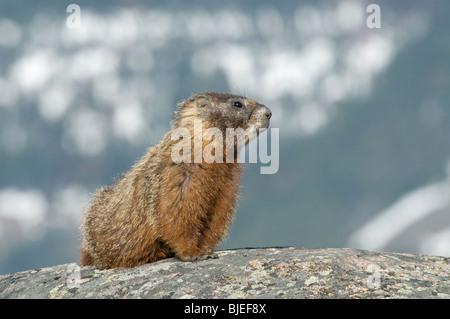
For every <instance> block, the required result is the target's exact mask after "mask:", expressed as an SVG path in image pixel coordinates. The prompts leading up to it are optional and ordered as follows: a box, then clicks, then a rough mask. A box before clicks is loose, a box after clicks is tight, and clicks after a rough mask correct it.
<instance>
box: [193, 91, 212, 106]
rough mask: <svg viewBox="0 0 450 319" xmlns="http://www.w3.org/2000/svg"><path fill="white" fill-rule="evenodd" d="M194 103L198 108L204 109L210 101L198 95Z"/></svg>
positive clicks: (204, 96)
mask: <svg viewBox="0 0 450 319" xmlns="http://www.w3.org/2000/svg"><path fill="white" fill-rule="evenodd" d="M195 103H196V105H197V107H198V108H204V107H205V106H208V105H209V103H210V100H209V97H208V96H207V95H203V94H200V95H197V96H196V97H195Z"/></svg>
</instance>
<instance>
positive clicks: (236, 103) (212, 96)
mask: <svg viewBox="0 0 450 319" xmlns="http://www.w3.org/2000/svg"><path fill="white" fill-rule="evenodd" d="M271 116H272V112H271V111H270V109H269V108H267V107H266V106H265V105H262V104H259V103H257V102H256V101H254V100H252V99H249V98H246V97H244V96H238V95H232V94H225V93H211V92H206V93H200V94H196V95H193V96H191V97H190V98H188V99H187V100H184V101H183V102H181V103H179V104H178V110H177V112H176V119H175V121H174V123H173V126H174V127H188V128H189V127H191V126H192V125H193V120H198V119H201V120H202V121H203V122H205V123H206V125H205V126H206V127H217V128H219V129H220V130H221V131H222V132H223V133H225V131H226V129H227V128H233V129H237V128H242V129H244V130H247V129H249V130H250V131H252V132H256V133H257V134H258V129H259V128H267V127H268V126H269V120H270V117H271Z"/></svg>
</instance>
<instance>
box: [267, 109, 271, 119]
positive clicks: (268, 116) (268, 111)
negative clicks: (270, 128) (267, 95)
mask: <svg viewBox="0 0 450 319" xmlns="http://www.w3.org/2000/svg"><path fill="white" fill-rule="evenodd" d="M266 116H267V119H268V120H270V118H271V117H272V111H271V110H270V109H269V108H268V107H266Z"/></svg>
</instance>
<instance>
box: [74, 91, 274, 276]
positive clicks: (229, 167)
mask: <svg viewBox="0 0 450 319" xmlns="http://www.w3.org/2000/svg"><path fill="white" fill-rule="evenodd" d="M236 100H237V101H241V102H242V104H243V105H244V106H243V107H242V108H236V107H234V106H233V101H236ZM270 115H271V113H270V110H269V109H268V108H266V107H265V106H263V105H260V104H258V103H256V102H255V101H253V100H250V99H247V98H244V97H240V96H234V95H230V94H220V93H203V94H198V95H194V96H192V97H191V98H189V99H187V100H185V101H183V102H182V103H180V104H179V108H178V110H177V112H176V118H175V120H174V121H173V123H172V130H171V131H169V132H168V133H167V134H166V135H165V136H164V137H163V139H162V141H161V142H160V143H159V144H158V145H156V146H154V147H151V148H149V149H148V151H147V153H146V154H145V155H144V156H143V157H142V158H141V159H140V161H138V162H137V163H136V164H135V165H134V166H133V167H132V168H131V170H130V171H128V172H127V173H126V174H124V176H123V177H122V178H121V179H119V180H118V181H117V182H116V184H115V185H113V186H111V187H103V188H101V189H100V190H99V191H98V192H97V193H96V194H95V196H94V198H93V201H92V202H91V204H90V206H89V207H88V209H87V211H86V214H85V217H84V220H83V224H82V226H81V230H82V233H83V243H82V251H81V264H82V265H96V266H97V267H100V268H112V267H133V266H137V265H141V264H144V263H147V262H153V261H156V260H159V259H163V258H167V257H170V256H173V255H175V256H178V257H179V258H180V259H181V260H183V261H193V260H199V259H206V258H212V257H216V256H215V255H214V253H213V249H214V247H216V246H217V245H218V244H220V242H221V240H222V239H223V238H224V237H225V236H226V233H227V230H228V227H229V225H230V224H231V222H232V219H233V215H234V211H235V206H236V200H237V197H238V191H239V178H240V175H241V164H239V163H236V162H235V163H225V160H224V163H215V162H214V163H206V162H202V163H193V162H191V163H183V162H182V163H179V164H176V163H174V162H173V161H172V159H171V151H172V147H173V146H174V145H175V144H176V143H178V141H173V140H171V133H172V132H173V130H174V129H176V128H180V127H184V128H187V129H188V130H189V131H190V132H191V136H192V140H191V141H186V142H187V143H190V144H191V145H192V152H191V153H192V154H191V155H192V159H193V153H194V152H193V144H194V129H193V120H195V119H201V120H202V124H203V131H204V130H206V129H207V128H208V127H218V128H219V129H220V130H221V131H222V132H223V133H225V129H226V127H230V128H238V127H241V128H243V129H246V128H247V127H249V125H253V126H255V127H267V126H268V123H269V119H270ZM224 136H225V134H224ZM214 142H215V141H212V142H211V143H214ZM201 143H202V145H203V148H204V147H205V146H206V145H207V144H208V143H209V141H202V142H201ZM223 149H224V153H225V147H224V148H223ZM224 155H225V154H224ZM235 158H236V153H235ZM224 159H225V157H224Z"/></svg>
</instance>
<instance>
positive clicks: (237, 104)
mask: <svg viewBox="0 0 450 319" xmlns="http://www.w3.org/2000/svg"><path fill="white" fill-rule="evenodd" d="M233 106H234V107H242V103H241V102H239V101H234V102H233Z"/></svg>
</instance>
